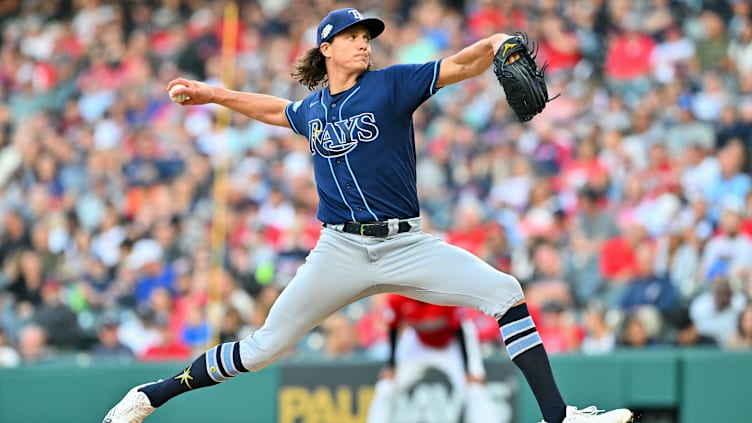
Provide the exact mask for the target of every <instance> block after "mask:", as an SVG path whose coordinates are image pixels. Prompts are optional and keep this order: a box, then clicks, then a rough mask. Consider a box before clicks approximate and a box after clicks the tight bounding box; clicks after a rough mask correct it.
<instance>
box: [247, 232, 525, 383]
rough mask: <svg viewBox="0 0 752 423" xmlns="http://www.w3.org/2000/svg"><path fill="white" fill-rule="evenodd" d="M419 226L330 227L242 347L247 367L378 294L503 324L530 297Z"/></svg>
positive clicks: (261, 365) (271, 359)
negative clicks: (361, 230) (382, 230)
mask: <svg viewBox="0 0 752 423" xmlns="http://www.w3.org/2000/svg"><path fill="white" fill-rule="evenodd" d="M411 224H412V226H413V228H412V230H411V231H409V232H405V233H401V234H396V235H393V236H389V237H387V238H372V237H363V236H360V235H353V234H349V233H344V232H341V231H339V230H336V229H331V228H326V227H325V228H323V229H322V231H321V237H320V238H319V241H318V244H317V245H316V247H314V248H313V250H311V252H310V254H309V255H308V257H307V258H306V262H305V263H304V264H303V265H301V266H300V267H299V268H298V271H297V273H296V275H295V277H294V278H293V279H292V280H291V281H290V283H289V284H288V285H287V287H285V289H284V290H283V291H282V293H281V294H280V296H279V298H278V299H277V301H276V302H275V303H274V305H273V306H272V308H271V310H270V311H269V315H268V317H267V319H266V322H265V323H264V324H263V326H262V327H261V328H259V329H258V330H257V331H255V332H254V333H253V334H251V335H249V336H247V337H245V338H244V339H243V340H242V341H241V342H240V357H241V360H242V362H243V366H244V367H245V368H246V369H248V370H251V371H257V370H260V369H262V368H264V367H266V366H267V365H269V364H271V363H272V362H274V361H275V360H277V359H278V358H279V357H280V356H282V355H283V354H284V353H285V352H286V351H287V350H288V349H289V348H291V347H292V346H294V345H295V344H296V343H297V342H298V341H299V340H300V339H301V338H302V337H303V336H304V335H305V334H306V333H308V332H309V331H310V330H311V329H313V328H314V327H316V326H317V325H318V324H319V323H321V321H323V320H324V319H325V318H326V317H328V316H329V315H331V314H332V313H334V312H336V311H337V310H339V309H340V308H342V307H344V306H346V305H348V304H350V303H352V302H354V301H357V300H360V299H362V298H365V297H368V296H371V295H374V294H379V293H384V292H396V293H399V294H401V295H405V296H407V297H412V298H415V299H418V300H421V301H425V302H429V303H434V304H441V305H453V306H465V307H473V308H476V309H479V310H481V311H482V312H484V313H485V314H488V315H489V316H493V317H495V318H496V319H497V320H498V319H499V318H500V317H501V316H502V315H503V314H504V313H506V312H507V310H509V308H511V307H512V306H513V305H514V304H516V303H518V302H519V301H521V300H522V299H523V294H522V289H521V287H520V284H519V282H518V281H517V279H516V278H514V277H513V276H511V275H508V274H506V273H502V272H500V271H498V270H496V269H494V268H493V267H492V266H490V265H488V264H487V263H485V262H484V261H483V260H481V259H480V258H478V257H476V256H474V255H473V254H471V253H469V252H467V251H465V250H463V249H461V248H458V247H455V246H452V245H449V244H447V243H446V242H444V241H443V240H440V239H438V238H436V237H434V236H433V235H430V234H427V233H425V232H423V231H422V230H421V228H420V219H419V218H417V219H412V220H411Z"/></svg>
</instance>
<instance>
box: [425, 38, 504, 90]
mask: <svg viewBox="0 0 752 423" xmlns="http://www.w3.org/2000/svg"><path fill="white" fill-rule="evenodd" d="M509 37H510V36H509V35H507V34H494V35H491V36H490V37H488V38H484V39H482V40H480V41H477V42H476V43H474V44H472V45H469V46H467V47H465V48H463V49H462V50H460V51H459V52H457V53H456V54H453V55H451V56H449V57H447V58H445V59H443V60H442V61H441V67H440V69H439V76H438V78H437V81H436V88H441V87H444V86H447V85H449V84H454V83H456V82H460V81H464V80H465V79H468V78H472V77H474V76H478V75H480V74H481V73H483V72H484V71H485V70H487V69H488V68H489V67H491V64H493V59H494V55H495V54H496V51H497V50H499V47H501V43H503V42H504V40H507V39H509Z"/></svg>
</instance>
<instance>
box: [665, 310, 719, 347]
mask: <svg viewBox="0 0 752 423" xmlns="http://www.w3.org/2000/svg"><path fill="white" fill-rule="evenodd" d="M671 322H672V324H673V328H674V330H675V333H674V340H673V343H674V345H676V346H677V347H717V346H718V343H717V342H716V340H715V338H713V337H712V336H708V335H704V334H702V333H700V332H699V331H698V330H697V326H695V322H693V321H692V318H691V317H690V315H689V310H688V309H686V308H681V309H679V310H677V312H676V313H675V314H674V316H673V319H672V320H671Z"/></svg>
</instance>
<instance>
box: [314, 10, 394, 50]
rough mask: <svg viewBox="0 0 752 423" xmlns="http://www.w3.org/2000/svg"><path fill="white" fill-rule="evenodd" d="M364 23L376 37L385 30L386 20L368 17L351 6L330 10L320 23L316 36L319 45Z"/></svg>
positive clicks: (373, 36) (372, 36)
mask: <svg viewBox="0 0 752 423" xmlns="http://www.w3.org/2000/svg"><path fill="white" fill-rule="evenodd" d="M357 24H360V25H363V26H365V27H366V28H368V32H370V33H371V38H372V39H373V38H376V37H378V36H379V34H381V33H382V32H384V22H383V21H382V20H381V19H378V18H366V17H364V16H363V14H362V13H360V12H359V11H358V10H357V9H353V8H351V7H348V8H345V9H337V10H333V11H331V12H329V14H328V15H326V17H324V19H322V20H321V23H319V27H318V31H317V32H316V38H317V41H318V45H319V46H320V45H321V43H326V42H329V41H331V40H332V37H334V36H335V35H337V34H339V33H340V32H342V31H344V30H346V29H347V28H350V27H351V26H353V25H357Z"/></svg>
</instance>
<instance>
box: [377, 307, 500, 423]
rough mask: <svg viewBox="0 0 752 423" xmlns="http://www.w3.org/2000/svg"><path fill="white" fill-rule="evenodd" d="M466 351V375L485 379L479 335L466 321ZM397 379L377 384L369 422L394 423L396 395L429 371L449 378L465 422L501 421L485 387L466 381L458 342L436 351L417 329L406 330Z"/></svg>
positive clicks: (399, 349)
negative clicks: (459, 398) (418, 333)
mask: <svg viewBox="0 0 752 423" xmlns="http://www.w3.org/2000/svg"><path fill="white" fill-rule="evenodd" d="M462 329H463V331H464V332H465V346H466V348H467V360H468V363H467V373H469V374H470V375H472V376H474V377H475V378H477V379H485V376H486V372H485V368H484V367H483V357H482V355H481V352H480V345H479V343H478V333H477V330H476V329H475V326H474V324H473V323H472V322H463V324H462ZM395 361H396V371H395V378H394V379H382V380H379V381H378V382H377V383H376V386H375V389H374V396H373V399H372V400H371V404H370V407H369V409H368V418H367V419H366V423H394V422H395V416H394V415H393V414H394V405H395V401H396V397H397V395H400V394H401V393H402V392H403V391H404V390H405V389H408V388H409V387H410V386H412V385H413V384H414V383H415V382H417V381H419V380H420V379H421V378H422V377H423V375H424V373H425V371H426V370H428V369H429V368H432V367H433V368H436V369H439V370H441V371H442V372H443V373H444V374H446V375H447V377H448V378H449V381H450V383H451V384H452V388H453V391H455V392H458V393H459V394H460V396H461V397H462V399H463V402H464V404H465V407H464V408H465V418H464V420H463V421H464V422H466V423H493V422H498V421H499V419H498V418H496V414H497V413H496V412H495V408H494V404H493V400H492V398H491V395H490V393H489V392H488V390H487V389H486V387H485V385H483V384H480V383H477V382H472V383H468V382H467V377H466V371H465V363H464V359H463V357H462V347H461V346H460V345H459V343H458V342H457V341H456V340H452V342H451V343H450V344H449V345H447V347H446V348H433V347H430V346H427V345H425V344H424V343H423V342H421V341H420V339H419V338H418V336H417V334H416V333H415V330H413V328H411V327H407V328H405V329H404V330H403V331H402V333H401V335H400V338H399V342H398V343H397V351H396V354H395Z"/></svg>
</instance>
